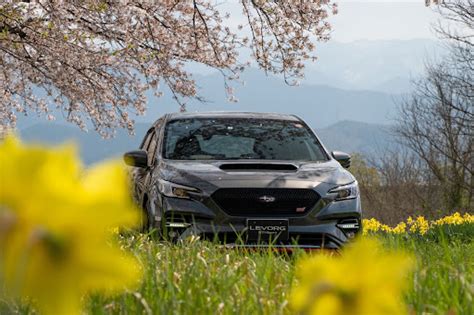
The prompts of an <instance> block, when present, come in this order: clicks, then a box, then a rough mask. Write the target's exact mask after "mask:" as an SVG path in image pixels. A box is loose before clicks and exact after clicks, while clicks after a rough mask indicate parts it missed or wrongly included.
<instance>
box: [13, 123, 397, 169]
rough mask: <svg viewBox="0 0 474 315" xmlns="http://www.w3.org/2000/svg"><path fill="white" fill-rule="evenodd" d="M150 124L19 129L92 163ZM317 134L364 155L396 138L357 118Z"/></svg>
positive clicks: (133, 142) (133, 145)
mask: <svg viewBox="0 0 474 315" xmlns="http://www.w3.org/2000/svg"><path fill="white" fill-rule="evenodd" d="M149 127H150V124H142V123H140V124H137V125H136V130H135V131H136V135H135V136H130V135H128V134H127V133H126V132H125V131H119V132H118V133H117V135H116V137H115V138H114V139H102V138H100V137H99V136H98V135H97V134H96V133H94V132H92V133H87V132H84V131H82V130H80V129H79V128H77V127H75V126H72V125H69V126H65V125H61V124H56V123H42V124H36V125H34V126H31V127H28V128H25V129H23V130H20V136H21V138H22V139H23V140H24V141H26V142H41V143H46V144H61V143H64V142H68V141H72V142H75V143H77V145H78V147H79V152H80V154H81V158H82V160H83V161H84V163H85V164H92V163H95V162H98V161H100V160H104V159H109V158H120V157H121V155H122V154H123V153H124V152H126V151H129V150H134V149H137V148H138V146H139V145H140V142H141V140H142V139H143V137H144V136H145V133H146V131H147V130H148V128H149ZM316 132H317V134H318V135H319V137H320V138H321V140H322V141H323V143H324V144H325V146H326V147H327V148H328V149H329V150H331V151H332V150H340V151H345V152H349V153H354V152H358V153H362V154H365V155H374V154H380V153H382V152H383V150H384V149H385V148H387V147H393V145H394V141H393V138H392V136H391V135H390V133H389V132H388V126H386V125H379V124H368V123H362V122H356V121H341V122H338V123H336V124H334V125H331V126H328V127H326V128H321V129H316Z"/></svg>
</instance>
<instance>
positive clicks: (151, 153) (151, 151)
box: [146, 131, 158, 165]
mask: <svg viewBox="0 0 474 315" xmlns="http://www.w3.org/2000/svg"><path fill="white" fill-rule="evenodd" d="M157 140H158V137H157V136H156V132H154V131H153V132H152V133H151V139H150V143H149V144H148V148H147V149H146V151H147V153H148V161H149V163H150V164H151V165H153V164H155V158H156V147H157V144H158V141H157Z"/></svg>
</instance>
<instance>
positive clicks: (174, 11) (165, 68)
mask: <svg viewBox="0 0 474 315" xmlns="http://www.w3.org/2000/svg"><path fill="white" fill-rule="evenodd" d="M240 6H241V8H242V14H243V18H244V22H243V25H239V26H235V28H231V27H230V26H229V22H228V18H229V14H226V13H225V12H222V11H221V9H220V7H221V6H220V4H219V3H218V2H215V1H209V0H186V1H180V0H163V1H161V0H160V1H132V0H130V1H100V0H84V1H52V0H37V1H2V2H1V4H0V124H1V125H4V126H5V125H12V124H14V123H15V120H16V113H17V112H20V113H21V112H28V111H36V112H40V113H45V114H48V112H49V111H50V110H51V108H52V107H57V108H59V109H61V110H62V112H63V114H64V116H65V117H66V119H67V120H68V121H71V122H73V123H76V124H78V125H80V126H82V127H84V126H85V121H86V120H89V121H90V122H92V124H93V126H94V127H95V128H96V129H97V130H98V131H100V132H101V134H103V135H108V134H110V133H111V132H113V131H114V129H115V128H116V127H124V128H128V129H129V130H130V131H132V130H133V120H132V119H131V118H130V116H129V112H133V113H137V114H141V113H143V112H144V111H145V107H146V94H145V92H146V91H148V90H150V89H151V90H153V91H155V92H156V94H157V95H160V92H159V90H158V87H159V86H160V85H165V86H167V87H168V88H169V90H171V93H172V94H173V96H174V98H175V99H176V101H177V102H178V103H179V104H181V106H183V107H184V104H185V102H184V100H185V99H186V98H192V97H198V98H199V96H198V94H197V92H196V84H195V82H194V80H193V77H192V74H191V73H189V72H188V71H187V70H186V68H185V65H186V64H187V63H188V62H195V63H200V64H204V65H206V66H209V67H211V68H215V69H218V70H219V71H221V73H222V74H223V78H224V81H225V82H227V81H226V80H228V79H232V78H235V77H237V76H238V73H239V72H240V71H241V70H242V69H243V68H244V67H245V66H247V63H246V62H245V61H244V62H242V61H241V60H240V59H239V49H240V48H241V47H248V48H250V50H251V52H252V58H253V60H254V61H255V62H256V63H257V64H258V66H259V67H260V68H262V69H263V70H265V71H268V72H272V73H279V74H282V75H283V77H284V78H285V81H286V82H288V83H291V82H292V80H293V79H295V78H299V77H301V75H302V71H303V69H304V61H305V60H307V59H311V58H314V57H315V56H314V50H315V46H314V42H315V40H320V41H324V40H327V39H328V38H329V31H330V25H329V24H328V22H327V21H326V20H327V17H328V15H329V14H331V12H332V13H336V11H337V8H336V6H335V5H333V4H332V3H331V1H330V0H308V1H292V0H280V1H263V0H240ZM226 86H227V84H226ZM34 89H37V90H36V91H35V90H34ZM38 90H39V91H38ZM228 92H229V93H231V89H228Z"/></svg>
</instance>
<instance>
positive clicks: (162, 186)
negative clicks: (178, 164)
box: [158, 179, 199, 199]
mask: <svg viewBox="0 0 474 315" xmlns="http://www.w3.org/2000/svg"><path fill="white" fill-rule="evenodd" d="M158 190H159V191H160V192H161V193H162V194H163V195H165V196H167V197H173V198H185V199H189V198H190V196H189V194H190V193H191V194H192V193H199V190H198V189H196V188H194V187H188V186H183V185H179V184H175V183H171V182H168V181H166V180H162V179H160V180H159V181H158Z"/></svg>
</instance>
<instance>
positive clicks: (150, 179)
mask: <svg viewBox="0 0 474 315" xmlns="http://www.w3.org/2000/svg"><path fill="white" fill-rule="evenodd" d="M124 158H125V161H126V162H127V164H129V165H131V166H134V167H135V168H134V169H133V171H132V174H133V180H134V193H135V198H136V200H137V201H138V203H139V204H140V206H142V208H143V211H144V216H143V217H144V220H143V225H144V228H145V229H156V230H157V231H159V232H160V234H162V235H164V236H166V237H170V238H184V237H187V236H189V235H199V236H201V237H202V238H208V239H218V240H219V241H222V242H225V243H227V244H239V245H242V246H266V244H268V243H272V244H273V245H274V246H282V247H293V246H299V247H305V248H321V247H324V248H338V247H339V246H341V245H342V244H343V243H344V242H346V241H347V240H348V239H350V238H352V237H354V236H355V234H357V233H358V232H359V230H360V227H361V204H360V196H359V189H358V186H357V181H356V180H355V178H354V176H352V174H351V173H349V172H348V171H347V170H346V169H347V168H348V167H349V166H350V156H349V155H347V154H345V153H342V152H332V153H329V152H328V151H327V150H326V149H325V148H324V146H323V145H322V144H321V142H320V141H319V139H318V137H317V136H316V135H315V134H314V132H313V131H312V130H311V129H310V128H309V127H308V126H307V124H306V123H305V122H304V121H303V120H301V119H300V118H298V117H296V116H293V115H283V114H267V113H241V112H237V113H229V112H217V113H216V112H214V113H177V114H167V115H165V116H163V117H162V118H160V119H159V120H158V121H157V122H155V123H154V124H153V126H152V127H151V128H150V130H149V131H148V133H147V134H146V136H145V138H144V139H143V142H142V144H141V145H140V150H137V151H132V152H128V153H126V154H125V156H124Z"/></svg>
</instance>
